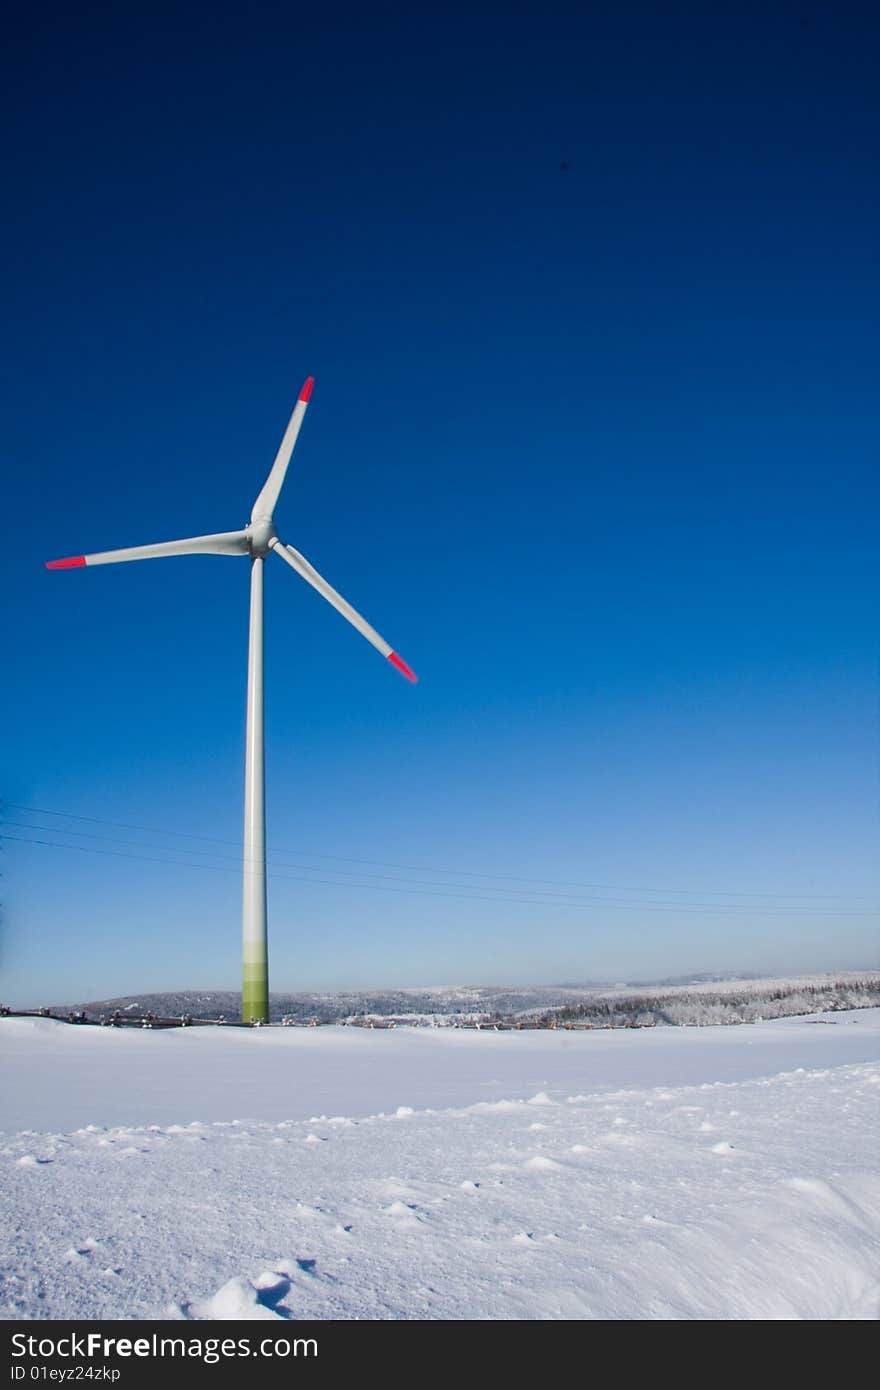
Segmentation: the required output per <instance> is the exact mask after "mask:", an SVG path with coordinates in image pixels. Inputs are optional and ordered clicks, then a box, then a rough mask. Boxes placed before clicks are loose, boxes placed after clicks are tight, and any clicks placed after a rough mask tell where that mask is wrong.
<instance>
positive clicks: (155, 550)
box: [46, 531, 250, 570]
mask: <svg viewBox="0 0 880 1390" xmlns="http://www.w3.org/2000/svg"><path fill="white" fill-rule="evenodd" d="M249 549H250V547H249V545H248V538H247V532H246V531H222V532H220V533H219V534H218V535H216V536H193V537H191V538H190V539H189V540H183V541H160V542H159V543H158V545H132V546H129V547H128V548H127V549H126V550H101V551H99V552H98V554H96V555H71V556H68V558H67V559H66V560H47V561H46V569H47V570H67V569H78V568H79V567H80V566H82V565H117V564H119V563H120V562H121V561H124V560H159V559H163V558H164V557H165V556H166V555H247V553H248V551H249Z"/></svg>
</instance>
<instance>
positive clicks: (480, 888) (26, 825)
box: [6, 820, 807, 911]
mask: <svg viewBox="0 0 880 1390" xmlns="http://www.w3.org/2000/svg"><path fill="white" fill-rule="evenodd" d="M6 824H7V825H12V826H15V828H16V829H19V830H36V831H40V832H41V833H43V834H53V835H70V836H75V837H76V838H77V839H84V840H102V841H104V842H105V843H107V844H114V845H130V846H131V847H132V848H133V849H161V850H165V851H166V852H167V853H173V854H177V853H181V854H183V853H187V854H199V855H204V856H207V857H208V858H211V859H233V860H235V861H236V863H238V864H240V863H241V859H242V856H241V853H240V852H239V853H238V854H222V853H220V852H219V851H218V850H206V849H195V850H191V849H190V848H189V847H188V846H187V848H186V849H185V850H179V851H178V850H176V849H174V848H173V847H171V846H168V845H157V844H154V843H152V842H151V841H149V840H130V839H124V838H121V837H117V836H114V835H96V834H95V833H94V832H92V831H88V830H60V829H56V828H55V827H54V826H53V827H52V829H51V831H49V830H47V828H46V826H44V825H33V824H31V823H30V822H28V821H15V820H7V821H6ZM9 838H12V837H11V836H10V837H9ZM70 848H71V849H76V848H82V849H86V848H88V846H85V845H82V846H76V845H71V846H70ZM167 862H169V863H177V862H181V861H177V860H169V861H167ZM192 867H193V868H199V867H201V868H211V867H212V866H211V865H193V866H192ZM217 867H225V866H217ZM282 867H288V866H286V865H284V866H282ZM296 867H298V868H301V869H302V870H303V871H304V872H305V873H321V872H328V871H327V870H323V871H322V870H321V869H315V868H313V867H312V866H311V865H308V864H303V865H297V866H296ZM332 872H333V873H334V874H337V875H338V874H342V875H344V876H345V877H346V878H354V877H358V876H359V877H361V878H378V879H382V880H384V881H386V882H389V883H405V884H412V885H414V886H416V887H420V888H449V889H453V888H458V889H465V890H467V891H472V892H478V893H495V894H497V893H512V894H515V895H516V897H515V898H508V899H507V901H520V900H526V899H528V900H530V901H534V900H535V899H536V898H538V897H540V898H541V899H546V898H563V899H565V900H566V902H567V903H568V904H570V905H572V906H576V905H578V904H581V905H583V906H584V907H605V906H610V905H612V904H622V905H624V906H633V907H642V906H654V907H668V908H674V907H679V906H680V907H696V908H713V907H717V906H718V904H716V903H681V904H678V903H674V902H672V903H670V902H665V903H664V902H662V901H658V900H657V899H656V898H647V899H640V900H632V901H630V900H628V899H626V898H608V897H605V896H600V897H584V896H583V895H582V894H580V893H556V892H553V891H552V890H551V889H542V890H536V889H524V888H495V887H494V886H492V885H490V884H487V885H483V884H467V883H465V884H461V883H432V882H430V880H427V879H413V878H400V877H398V876H397V875H395V874H371V873H368V872H367V873H365V872H363V871H361V872H360V874H359V875H358V874H356V873H355V872H354V871H353V870H350V869H334V870H332ZM303 881H308V880H303ZM320 881H321V882H327V880H320ZM332 881H333V882H336V881H337V880H336V879H333V880H332ZM346 886H347V885H346V884H345V883H344V882H340V887H346ZM364 886H366V887H375V886H376V885H375V884H367V885H364ZM485 901H487V902H491V901H497V899H491V898H487V899H485ZM724 906H727V904H724ZM730 906H732V907H734V908H736V909H738V910H743V908H744V910H746V911H748V910H750V908H751V909H753V908H754V904H752V905H748V904H746V905H743V904H738V903H733V904H730ZM791 910H792V911H806V910H807V909H803V908H792V909H791Z"/></svg>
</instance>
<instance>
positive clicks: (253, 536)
mask: <svg viewBox="0 0 880 1390" xmlns="http://www.w3.org/2000/svg"><path fill="white" fill-rule="evenodd" d="M244 534H245V536H246V537H247V542H248V546H249V548H250V553H251V555H252V556H253V555H268V554H269V551H270V550H271V549H272V546H273V545H274V543H275V541H276V540H277V539H278V534H277V532H276V530H275V523H274V521H273V520H272V518H271V516H258V517H254V518H253V520H252V521H251V524H250V526H247V527H245V532H244Z"/></svg>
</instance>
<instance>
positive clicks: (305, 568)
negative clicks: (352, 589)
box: [269, 538, 418, 684]
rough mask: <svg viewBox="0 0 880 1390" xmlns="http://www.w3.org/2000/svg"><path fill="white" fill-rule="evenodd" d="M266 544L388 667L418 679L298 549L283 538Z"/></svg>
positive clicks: (408, 678)
mask: <svg viewBox="0 0 880 1390" xmlns="http://www.w3.org/2000/svg"><path fill="white" fill-rule="evenodd" d="M269 544H270V545H271V547H272V549H273V550H274V551H275V554H276V555H280V556H281V558H282V560H286V561H287V563H288V564H289V565H290V567H291V569H294V570H296V572H297V574H298V575H301V577H302V578H303V579H304V580H305V581H306V583H307V584H311V586H312V588H313V589H317V591H318V593H319V594H321V595H322V596H323V597H324V598H325V599H326V600H327V602H328V603H332V605H333V607H334V608H335V609H336V611H337V613H341V614H342V616H343V618H347V619H348V621H349V622H350V623H351V625H352V627H356V628H357V630H358V632H359V633H360V634H361V636H362V637H366V639H367V641H368V642H371V643H372V645H373V646H374V647H375V648H376V651H377V652H381V653H382V655H383V656H384V657H385V658H386V660H387V661H390V662H391V665H392V666H396V667H397V670H398V671H400V673H401V675H404V676H406V678H407V680H408V681H412V682H413V684H415V682H416V681H417V680H418V676H417V675H416V673H415V671H413V670H411V669H410V667H409V666H407V664H406V662H405V661H404V660H403V658H402V657H400V656H398V655H397V652H395V651H393V650H392V649H391V647H390V646H389V644H388V643H387V642H386V641H385V638H384V637H380V636H379V634H378V632H377V631H376V629H375V628H372V627H370V624H369V623H368V622H367V620H366V618H362V617H361V615H360V613H358V611H357V609H355V608H352V606H351V604H350V603H347V602H346V600H345V599H344V598H343V597H342V595H341V594H338V593H337V592H336V590H335V589H334V588H333V587H332V586H331V585H330V584H328V583H327V581H326V579H322V577H321V575H320V574H319V573H318V571H317V570H316V569H315V568H314V567H313V566H312V565H310V564H309V562H308V560H307V559H306V558H305V556H304V555H300V553H299V551H298V550H294V548H293V546H292V545H285V544H284V542H283V541H279V540H278V539H277V538H276V539H275V540H272V541H270V542H269Z"/></svg>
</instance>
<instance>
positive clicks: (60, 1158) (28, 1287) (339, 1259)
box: [0, 1009, 880, 1319]
mask: <svg viewBox="0 0 880 1390" xmlns="http://www.w3.org/2000/svg"><path fill="white" fill-rule="evenodd" d="M823 1019H824V1020H825V1021H824V1022H823V1021H821V1020H823ZM0 1049H2V1053H3V1075H4V1077H5V1078H6V1079H5V1082H4V1088H3V1089H4V1099H3V1119H2V1124H3V1131H4V1132H3V1135H2V1138H0V1167H2V1191H3V1199H2V1200H3V1203H4V1206H5V1207H6V1208H7V1210H6V1212H5V1213H4V1220H3V1233H4V1234H3V1237H2V1239H3V1244H4V1247H5V1248H4V1250H3V1254H2V1257H0V1312H2V1316H4V1317H6V1318H15V1317H34V1318H68V1317H69V1318H89V1317H91V1318H96V1317H109V1318H132V1317H156V1316H158V1317H169V1318H170V1317H201V1318H205V1317H207V1318H224V1317H238V1316H246V1317H263V1318H275V1317H279V1316H280V1317H294V1318H297V1317H320V1318H355V1317H358V1318H702V1319H715V1318H876V1317H878V1316H880V1165H878V1160H877V1154H878V1143H877V1140H878V1128H880V1126H878V1115H880V1010H878V1009H869V1010H861V1011H858V1012H854V1013H845V1014H842V1013H835V1014H830V1015H822V1016H819V1017H817V1018H812V1019H810V1018H794V1019H783V1020H778V1021H775V1022H771V1023H762V1024H756V1025H754V1026H742V1027H735V1028H723V1029H710V1028H702V1029H666V1030H660V1029H653V1030H646V1031H636V1032H630V1031H622V1032H608V1033H601V1032H593V1033H589V1032H588V1033H576V1034H572V1033H559V1032H537V1033H485V1032H483V1033H473V1032H459V1031H455V1030H446V1029H438V1030H421V1031H416V1030H402V1029H398V1030H396V1031H387V1032H369V1031H360V1030H353V1029H337V1028H322V1029H314V1030H308V1029H303V1030H299V1029H262V1030H254V1031H247V1030H223V1029H217V1030H214V1029H188V1030H175V1031H170V1032H138V1031H131V1032H126V1031H116V1030H109V1029H95V1028H76V1027H70V1026H67V1025H64V1024H58V1023H54V1022H52V1021H50V1020H45V1019H35V1020H30V1019H29V1020H23V1019H5V1020H2V1021H0Z"/></svg>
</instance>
